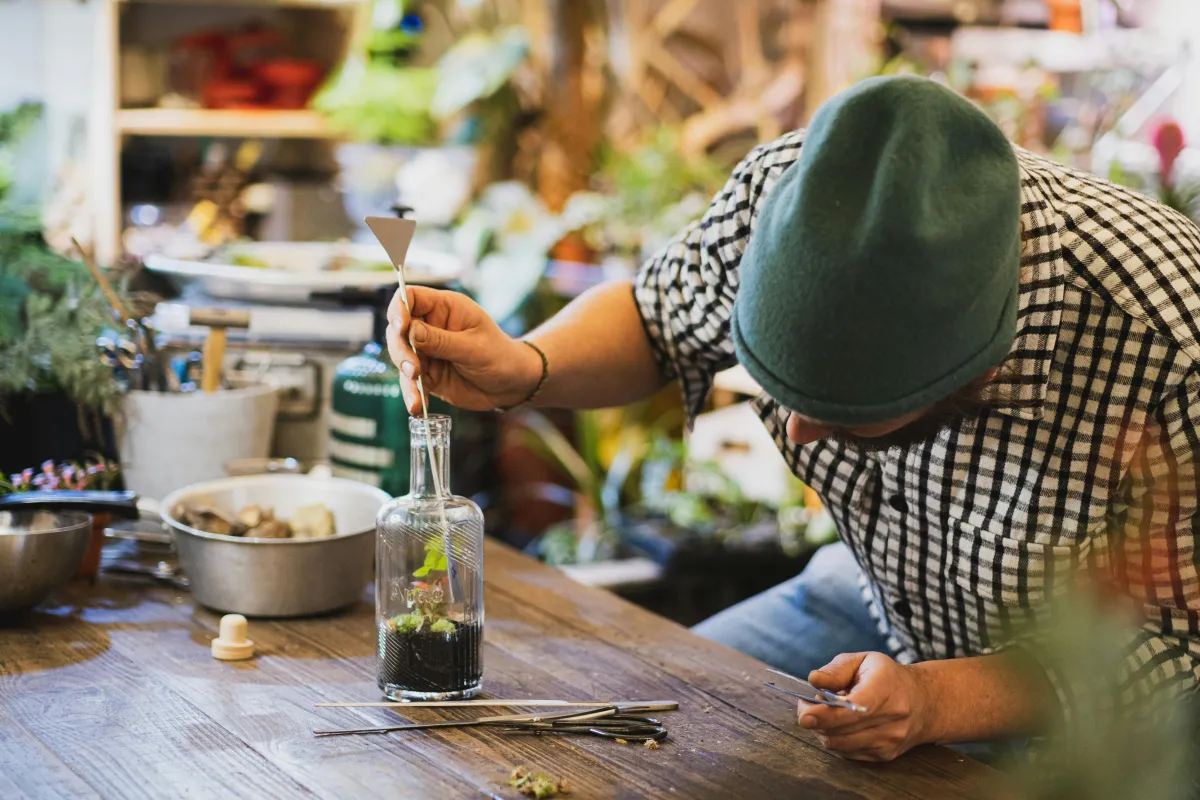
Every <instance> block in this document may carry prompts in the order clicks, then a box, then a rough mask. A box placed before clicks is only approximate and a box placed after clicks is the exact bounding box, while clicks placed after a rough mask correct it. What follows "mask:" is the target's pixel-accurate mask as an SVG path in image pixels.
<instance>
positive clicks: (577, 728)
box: [313, 703, 673, 742]
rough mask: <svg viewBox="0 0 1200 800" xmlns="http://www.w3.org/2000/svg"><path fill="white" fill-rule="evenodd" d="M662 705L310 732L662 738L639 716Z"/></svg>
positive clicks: (653, 723) (662, 732)
mask: <svg viewBox="0 0 1200 800" xmlns="http://www.w3.org/2000/svg"><path fill="white" fill-rule="evenodd" d="M445 705H446V706H447V707H450V706H455V705H460V703H447V704H445ZM663 705H673V704H658V703H646V704H644V705H636V704H628V705H626V704H621V705H617V704H610V705H605V706H600V707H598V708H597V707H594V706H593V707H591V708H587V709H581V710H578V711H567V712H564V713H561V714H503V715H500V716H492V717H476V718H474V719H449V720H439V721H437V722H411V723H406V724H403V725H384V726H379V727H374V728H353V729H347V730H318V731H313V734H315V735H316V736H346V735H351V734H369V733H380V734H387V733H394V732H396V731H417V730H429V729H434V728H470V727H476V726H483V727H493V728H498V729H500V730H501V731H504V732H506V733H530V734H534V735H539V736H541V735H566V734H583V735H589V736H599V737H600V738H602V739H619V740H624V741H634V742H648V741H653V742H661V741H662V740H663V739H665V738H667V729H666V727H664V726H663V724H662V723H661V722H659V721H658V720H657V719H654V718H653V717H642V716H638V714H642V713H647V712H650V711H661V710H666V709H664V708H663Z"/></svg>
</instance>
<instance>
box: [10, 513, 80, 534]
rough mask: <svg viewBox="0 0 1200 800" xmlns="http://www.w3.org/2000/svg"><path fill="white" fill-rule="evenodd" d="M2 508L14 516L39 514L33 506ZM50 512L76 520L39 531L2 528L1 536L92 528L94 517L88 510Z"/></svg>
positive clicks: (65, 531)
mask: <svg viewBox="0 0 1200 800" xmlns="http://www.w3.org/2000/svg"><path fill="white" fill-rule="evenodd" d="M2 510H3V511H4V512H5V513H8V514H12V515H13V516H14V517H16V516H18V515H21V516H24V515H26V514H37V513H38V511H37V509H32V508H31V509H28V510H15V509H7V508H6V509H2ZM48 513H52V514H54V515H55V516H56V517H67V518H74V519H75V522H72V523H70V524H69V525H63V526H61V527H57V528H44V529H42V530H39V531H19V530H12V531H6V530H4V529H3V528H0V536H39V535H41V534H43V533H45V534H54V533H67V532H74V531H79V530H80V529H83V530H87V531H90V530H91V528H92V520H93V517H92V515H91V514H89V513H87V512H86V511H51V512H48Z"/></svg>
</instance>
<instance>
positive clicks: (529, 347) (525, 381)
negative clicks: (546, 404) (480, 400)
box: [496, 339, 549, 411]
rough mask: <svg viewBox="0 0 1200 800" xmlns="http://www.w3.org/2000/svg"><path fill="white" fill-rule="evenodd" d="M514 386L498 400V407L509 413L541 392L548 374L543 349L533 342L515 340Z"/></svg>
mask: <svg viewBox="0 0 1200 800" xmlns="http://www.w3.org/2000/svg"><path fill="white" fill-rule="evenodd" d="M513 346H514V348H515V350H514V359H513V363H514V364H515V366H516V369H515V370H514V378H515V380H514V385H513V387H512V389H511V390H509V391H508V392H506V393H505V394H504V395H503V396H502V397H499V398H497V400H498V401H499V402H497V404H496V407H497V409H499V410H501V411H508V410H511V409H514V408H516V407H517V406H521V405H524V404H526V403H528V402H530V401H531V400H533V399H534V397H535V395H537V394H538V393H540V392H541V390H542V388H543V386H544V384H545V379H546V377H547V374H548V371H549V369H548V364H547V361H546V357H545V355H544V353H543V352H542V350H541V348H539V347H537V346H536V345H534V344H533V343H532V342H529V341H526V340H522V339H514V340H513Z"/></svg>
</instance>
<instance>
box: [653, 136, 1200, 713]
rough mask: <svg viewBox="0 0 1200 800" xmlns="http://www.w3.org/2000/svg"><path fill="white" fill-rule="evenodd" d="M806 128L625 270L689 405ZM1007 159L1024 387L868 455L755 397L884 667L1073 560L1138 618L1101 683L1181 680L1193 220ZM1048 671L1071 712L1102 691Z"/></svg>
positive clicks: (913, 655) (1189, 597)
mask: <svg viewBox="0 0 1200 800" xmlns="http://www.w3.org/2000/svg"><path fill="white" fill-rule="evenodd" d="M803 140H804V133H803V132H802V131H799V132H795V133H791V134H788V135H786V136H784V137H783V138H781V139H779V140H777V141H775V142H772V143H770V144H766V145H762V146H760V147H758V148H756V149H755V150H754V151H753V152H752V153H751V154H750V155H749V156H748V157H747V158H746V159H745V160H744V161H743V162H742V163H741V165H739V167H738V168H737V169H736V170H735V172H734V173H733V175H732V177H731V178H730V180H729V182H728V183H727V185H726V186H725V188H724V189H723V190H722V191H721V192H720V193H719V194H718V195H717V197H716V198H715V199H714V201H713V203H712V205H711V207H710V209H709V211H708V213H707V214H706V215H705V216H704V218H703V219H702V220H700V221H699V222H697V223H695V224H693V225H691V226H689V227H688V228H687V229H685V230H684V231H683V232H682V233H681V234H680V235H679V236H678V237H677V238H676V239H675V240H674V241H673V242H672V243H670V244H669V245H668V246H667V247H666V248H664V249H663V250H662V251H661V252H660V253H659V254H658V255H657V256H655V257H654V258H652V259H650V260H649V261H648V262H647V263H646V264H645V265H644V266H643V267H642V268H641V270H640V271H639V273H638V276H637V279H636V281H635V284H634V295H635V299H636V302H637V305H638V308H639V310H640V313H641V315H642V320H643V323H644V325H645V328H646V332H647V335H648V337H649V339H650V342H651V344H652V347H653V349H654V351H655V354H656V357H657V359H658V360H659V363H660V366H661V368H662V370H663V372H664V374H666V375H667V376H668V377H671V378H674V379H678V380H679V381H680V382H681V384H682V386H683V391H684V396H685V403H686V406H687V408H688V412H689V414H690V415H695V414H696V413H698V412H699V411H700V410H701V409H702V407H703V403H704V401H705V399H706V397H707V395H708V392H709V389H710V388H711V381H712V376H713V375H714V374H715V373H716V372H718V371H720V370H722V369H726V368H728V367H730V366H733V365H734V364H735V363H736V359H735V356H734V350H733V343H732V339H731V337H730V333H729V320H730V313H731V309H732V305H733V300H734V296H735V294H736V292H737V287H738V263H739V261H740V259H741V256H742V253H743V252H744V251H745V248H746V244H747V242H748V241H749V239H750V237H751V236H752V235H753V233H754V229H755V222H756V218H757V214H758V211H759V209H760V208H761V206H762V202H763V200H764V198H765V197H766V196H767V194H768V193H769V191H770V189H771V187H772V186H773V185H774V183H775V182H776V181H777V180H778V178H779V176H780V175H781V174H782V173H783V172H784V171H785V170H786V169H787V168H788V167H789V166H790V165H791V164H792V163H794V162H795V161H796V159H797V158H798V157H799V153H800V149H801V146H802V144H803ZM1018 159H1019V162H1020V166H1021V172H1022V181H1021V197H1022V207H1021V213H1022V228H1023V247H1024V252H1023V257H1022V278H1021V291H1020V306H1019V312H1018V333H1017V336H1016V339H1015V341H1014V343H1013V346H1012V349H1011V350H1010V352H1009V355H1008V356H1007V359H1006V361H1005V364H1004V369H1003V370H1002V372H1001V374H1002V375H1005V376H1007V377H1004V378H1002V379H1001V380H1000V383H1001V386H1000V388H1001V389H1002V392H1001V393H1000V396H1001V397H1005V398H1008V399H1009V400H1010V401H1011V400H1012V399H1014V398H1015V400H1018V401H1021V402H1011V403H1010V404H1009V405H1004V404H1003V401H1001V404H1000V405H998V406H996V407H995V408H992V409H989V410H988V411H986V412H985V413H983V414H982V415H981V416H980V417H978V418H976V419H972V420H967V421H964V422H962V423H959V424H956V425H953V426H951V427H948V428H946V429H944V430H942V431H941V432H940V433H939V434H938V435H937V436H936V437H935V438H933V439H932V440H930V441H927V442H924V443H922V444H920V445H916V446H913V447H909V448H892V449H891V450H889V451H887V452H886V453H876V454H871V453H866V452H860V451H858V450H857V449H856V448H854V447H853V446H851V445H845V444H841V443H836V442H826V441H821V442H816V443H813V444H809V445H805V446H796V445H794V444H793V443H791V442H790V441H789V440H788V439H787V437H786V435H785V432H784V426H785V423H786V420H787V417H788V411H787V410H786V409H784V408H781V407H780V406H779V405H778V404H776V403H775V402H774V401H773V400H772V399H771V398H769V397H767V396H765V395H764V396H761V397H759V398H758V399H757V400H756V401H755V405H756V408H757V409H758V411H759V414H760V416H761V417H762V419H763V422H764V424H765V425H766V427H767V429H768V430H769V431H770V432H771V433H772V434H773V436H774V438H775V440H776V442H777V443H778V445H779V447H780V449H781V451H782V452H783V453H784V455H785V457H786V458H787V460H788V462H789V464H790V465H791V468H792V470H793V471H794V472H795V474H796V475H797V476H798V477H799V478H800V479H802V480H803V481H804V482H806V483H807V484H809V485H810V486H811V487H813V489H815V490H816V491H817V492H818V493H819V494H820V495H821V497H822V499H823V500H824V501H825V503H826V505H827V506H828V507H829V509H830V511H831V513H832V514H833V516H834V518H835V520H836V522H837V527H838V530H839V533H840V535H841V537H842V539H843V540H844V541H845V542H846V543H847V544H848V545H849V546H850V548H851V549H852V550H853V551H854V554H855V556H856V557H857V559H858V562H859V564H860V565H861V566H862V568H863V572H864V575H865V578H866V580H865V582H864V598H865V600H866V602H867V603H868V604H869V606H870V607H871V609H872V614H873V615H874V616H875V618H876V619H878V621H879V625H880V629H881V631H882V632H883V633H884V634H885V635H886V636H887V637H888V641H889V643H890V644H891V647H892V649H893V653H892V654H893V655H894V656H895V657H896V658H897V660H899V661H901V662H913V661H919V660H926V659H942V658H954V657H961V656H972V655H981V654H987V653H990V652H994V651H995V650H997V649H999V648H1001V647H1003V646H1005V645H1006V644H1008V642H1007V641H1006V639H1005V637H1004V632H1005V631H1011V630H1013V629H1015V627H1016V626H1015V625H1014V623H1020V622H1022V621H1028V620H1029V619H1030V618H1031V617H1032V616H1033V615H1034V614H1036V613H1037V612H1036V609H1037V607H1038V605H1039V602H1040V601H1042V600H1044V599H1047V598H1049V597H1051V596H1052V595H1054V594H1055V593H1056V592H1058V591H1059V590H1060V589H1061V587H1063V586H1065V585H1066V584H1067V581H1066V580H1065V576H1068V575H1071V574H1074V573H1077V572H1078V571H1079V568H1081V567H1084V566H1087V567H1089V568H1094V569H1096V570H1099V571H1100V574H1102V575H1105V576H1107V577H1108V578H1111V579H1112V580H1114V581H1116V582H1117V584H1118V585H1119V586H1121V587H1122V589H1123V591H1124V593H1126V594H1128V595H1129V596H1130V597H1132V598H1133V600H1134V601H1135V602H1136V603H1137V604H1138V605H1139V606H1140V608H1141V611H1142V613H1143V614H1144V623H1143V624H1142V626H1141V628H1140V629H1139V630H1138V631H1137V634H1136V635H1135V636H1134V637H1133V640H1131V641H1130V642H1128V649H1127V651H1126V652H1127V661H1126V669H1125V670H1124V671H1123V674H1122V675H1120V676H1116V678H1115V680H1117V681H1118V682H1119V684H1120V686H1121V694H1120V698H1121V700H1122V701H1123V703H1133V702H1135V701H1136V699H1137V698H1138V697H1139V696H1141V695H1142V694H1143V693H1145V692H1147V691H1150V690H1151V689H1154V688H1167V689H1172V690H1175V691H1181V692H1182V691H1191V690H1194V689H1195V688H1196V687H1197V684H1198V681H1200V576H1198V573H1197V566H1196V552H1195V551H1196V521H1197V518H1196V512H1197V495H1198V491H1197V469H1196V461H1197V458H1198V457H1200V374H1198V373H1197V369H1196V365H1197V362H1198V360H1200V268H1198V266H1200V265H1198V258H1200V231H1198V230H1197V228H1196V227H1195V226H1194V225H1193V224H1192V223H1191V222H1189V221H1188V220H1187V219H1186V218H1184V217H1183V216H1181V215H1179V214H1176V213H1175V212H1173V211H1171V210H1170V209H1167V208H1165V207H1164V206H1161V205H1158V204H1157V203H1154V202H1152V201H1150V200H1149V199H1147V198H1146V197H1144V196H1142V195H1140V194H1137V193H1135V192H1133V191H1129V190H1126V189H1123V188H1120V187H1117V186H1114V185H1111V184H1109V183H1107V182H1105V181H1102V180H1099V179H1097V178H1095V177H1092V176H1090V175H1087V174H1084V173H1080V172H1076V171H1073V170H1070V169H1068V168H1066V167H1063V166H1061V165H1058V164H1055V163H1052V162H1050V161H1047V160H1044V159H1042V158H1039V157H1036V156H1034V155H1031V154H1029V153H1026V152H1024V151H1020V150H1018ZM1049 677H1050V680H1051V683H1052V685H1053V686H1054V688H1055V691H1056V693H1057V695H1058V698H1059V701H1060V703H1061V708H1062V712H1063V713H1064V715H1065V716H1066V718H1067V719H1068V720H1070V719H1071V718H1072V717H1074V718H1075V719H1080V718H1084V717H1086V716H1087V714H1088V712H1089V709H1085V708H1084V707H1085V706H1087V705H1088V704H1089V703H1103V704H1104V705H1107V704H1108V703H1109V702H1111V698H1108V699H1107V700H1106V699H1104V698H1099V697H1096V696H1095V695H1096V692H1095V691H1093V690H1092V689H1091V688H1089V687H1087V686H1083V685H1072V681H1071V679H1070V678H1069V677H1067V676H1063V675H1057V674H1053V673H1051V674H1050V675H1049ZM1076 683H1077V684H1081V683H1082V681H1078V682H1076ZM1094 710H1096V709H1090V711H1094Z"/></svg>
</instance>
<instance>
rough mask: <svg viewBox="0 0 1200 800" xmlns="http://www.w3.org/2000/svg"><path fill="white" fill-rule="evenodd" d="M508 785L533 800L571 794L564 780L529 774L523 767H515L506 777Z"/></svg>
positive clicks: (533, 773) (536, 773)
mask: <svg viewBox="0 0 1200 800" xmlns="http://www.w3.org/2000/svg"><path fill="white" fill-rule="evenodd" d="M508 785H509V786H512V787H514V788H515V789H517V791H519V792H520V793H521V794H523V795H525V796H527V797H532V798H534V800H544V798H547V797H556V796H558V795H560V794H570V793H571V789H570V787H569V786H567V782H566V781H565V780H556V779H555V778H551V777H550V776H549V775H546V774H545V773H542V772H530V771H529V770H528V769H526V768H525V767H517V768H516V769H514V770H513V771H512V774H511V775H509V776H508Z"/></svg>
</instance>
